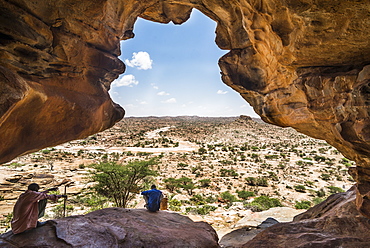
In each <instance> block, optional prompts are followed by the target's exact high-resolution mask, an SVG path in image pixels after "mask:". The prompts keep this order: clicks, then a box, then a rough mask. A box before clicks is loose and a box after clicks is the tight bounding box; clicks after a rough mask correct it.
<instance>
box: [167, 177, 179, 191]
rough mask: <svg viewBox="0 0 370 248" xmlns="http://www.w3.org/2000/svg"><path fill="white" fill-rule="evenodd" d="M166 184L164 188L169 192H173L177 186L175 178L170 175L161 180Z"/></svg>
mask: <svg viewBox="0 0 370 248" xmlns="http://www.w3.org/2000/svg"><path fill="white" fill-rule="evenodd" d="M163 181H164V183H165V186H166V189H168V190H169V191H170V192H174V191H175V190H176V189H177V188H178V187H179V183H178V181H177V179H176V178H173V177H170V178H166V179H164V180H163Z"/></svg>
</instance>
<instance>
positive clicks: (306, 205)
mask: <svg viewBox="0 0 370 248" xmlns="http://www.w3.org/2000/svg"><path fill="white" fill-rule="evenodd" d="M311 204H312V203H311V202H310V201H299V202H298V201H297V202H296V204H295V205H294V207H295V208H296V209H308V208H310V207H311Z"/></svg>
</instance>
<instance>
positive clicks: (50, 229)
mask: <svg viewBox="0 0 370 248" xmlns="http://www.w3.org/2000/svg"><path fill="white" fill-rule="evenodd" d="M217 242H218V237H217V234H216V232H215V230H214V229H213V228H212V227H211V226H210V225H208V224H207V223H205V222H193V221H191V220H190V219H189V218H188V217H185V216H182V215H179V214H176V213H169V212H165V211H159V212H157V213H150V212H148V211H147V210H144V209H122V208H108V209H102V210H98V211H95V212H91V213H89V214H87V215H85V216H82V215H79V216H71V217H67V218H63V219H57V220H52V221H48V222H47V224H46V225H44V226H42V227H39V228H36V229H32V230H30V231H26V232H24V233H21V234H17V235H13V234H12V232H11V231H9V232H7V233H5V234H2V235H1V236H0V246H1V247H7V248H15V247H100V248H104V247H107V248H108V247H109V248H113V247H158V248H159V247H160V248H165V247H199V248H201V247H204V248H212V247H219V245H218V243H217Z"/></svg>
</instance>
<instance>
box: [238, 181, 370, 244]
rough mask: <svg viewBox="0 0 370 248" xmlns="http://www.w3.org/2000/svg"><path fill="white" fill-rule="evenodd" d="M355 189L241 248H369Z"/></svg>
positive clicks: (368, 225) (367, 225) (368, 226)
mask: <svg viewBox="0 0 370 248" xmlns="http://www.w3.org/2000/svg"><path fill="white" fill-rule="evenodd" d="M355 198H356V189H355V187H354V188H352V189H351V190H349V191H347V192H345V193H339V194H336V195H332V196H330V197H329V198H328V199H327V200H326V201H324V202H322V203H320V204H318V205H317V206H315V207H313V208H311V209H309V210H308V211H307V212H305V213H303V214H301V215H298V216H297V217H295V218H294V221H292V222H288V223H279V224H276V225H273V226H272V227H269V228H267V229H266V230H264V231H263V232H260V233H259V234H257V236H256V237H255V238H253V239H252V240H251V241H249V242H247V243H245V244H244V245H243V246H241V247H248V248H250V247H251V248H253V247H258V248H260V247H266V248H267V247H269V248H275V247H276V248H277V247H292V246H294V247H369V246H370V237H369V235H368V232H369V230H370V222H369V220H368V219H367V218H366V217H364V216H362V215H361V214H360V212H359V211H358V210H357V209H356V204H355Z"/></svg>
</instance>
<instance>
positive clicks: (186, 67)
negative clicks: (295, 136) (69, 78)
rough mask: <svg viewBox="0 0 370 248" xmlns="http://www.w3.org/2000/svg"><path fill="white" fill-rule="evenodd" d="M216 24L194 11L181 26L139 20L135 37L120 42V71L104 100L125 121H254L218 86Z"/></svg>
mask: <svg viewBox="0 0 370 248" xmlns="http://www.w3.org/2000/svg"><path fill="white" fill-rule="evenodd" d="M215 30H216V23H215V22H214V21H213V20H211V19H210V18H208V17H206V16H205V15H203V14H202V13H201V12H199V11H197V10H195V9H194V10H193V12H192V14H191V17H190V19H189V20H188V21H187V22H185V23H184V24H181V25H174V24H172V22H171V23H169V24H160V23H155V22H150V21H147V20H144V19H141V18H139V19H138V20H137V21H136V23H135V26H134V33H135V37H134V38H133V39H129V40H125V41H121V56H120V57H119V58H120V59H121V60H122V61H123V62H124V63H125V64H126V71H125V72H124V73H123V74H121V75H120V76H119V78H118V79H116V80H115V81H113V83H112V85H111V90H110V95H111V97H112V99H113V101H114V102H116V103H118V104H120V105H121V106H122V107H123V108H124V109H125V111H126V115H125V116H126V117H130V116H135V117H139V116H185V115H188V116H194V115H196V116H209V117H219V116H239V115H249V116H251V117H258V115H257V114H256V113H255V112H254V111H253V109H252V107H251V106H250V105H249V104H248V102H246V101H245V100H244V99H243V98H242V97H241V96H240V95H239V93H237V92H235V91H234V90H233V89H231V88H230V87H228V86H227V85H225V84H224V83H223V82H222V80H221V74H220V68H219V67H218V59H219V58H220V57H222V56H223V55H224V54H226V53H227V52H228V51H227V50H221V49H220V48H218V47H217V45H216V43H215V37H216V36H215Z"/></svg>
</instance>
